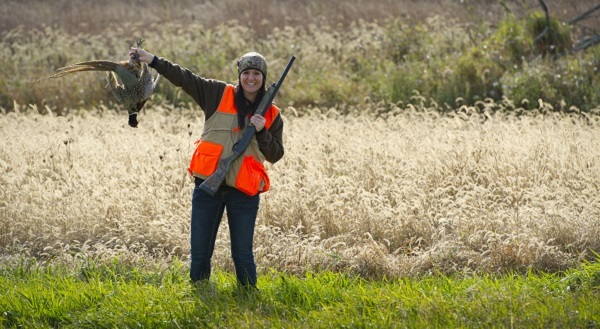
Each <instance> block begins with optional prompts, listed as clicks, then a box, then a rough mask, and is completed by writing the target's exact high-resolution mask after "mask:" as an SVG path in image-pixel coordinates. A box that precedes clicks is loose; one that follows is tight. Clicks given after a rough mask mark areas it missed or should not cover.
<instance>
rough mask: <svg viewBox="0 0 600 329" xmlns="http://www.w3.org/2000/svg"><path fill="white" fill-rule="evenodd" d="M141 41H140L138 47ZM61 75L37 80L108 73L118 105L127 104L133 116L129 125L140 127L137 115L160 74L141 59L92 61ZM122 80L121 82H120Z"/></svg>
mask: <svg viewBox="0 0 600 329" xmlns="http://www.w3.org/2000/svg"><path fill="white" fill-rule="evenodd" d="M139 45H141V42H138V46H139ZM56 71H57V73H55V74H53V75H51V76H49V77H46V78H42V79H39V80H36V81H40V80H45V79H52V78H60V77H63V76H65V75H68V74H72V73H77V72H86V71H105V72H108V73H107V76H106V80H107V81H108V86H109V87H110V89H111V91H112V93H113V95H114V96H115V98H116V99H117V102H118V103H120V104H123V106H125V107H126V108H127V111H128V113H129V125H130V126H132V127H137V114H138V112H140V111H141V109H142V108H143V107H144V104H145V103H146V101H147V100H148V98H150V95H152V92H153V91H154V88H156V84H157V83H158V79H159V75H157V76H156V78H155V77H154V76H153V75H152V73H151V72H150V69H149V68H148V64H146V63H140V61H139V59H138V58H137V57H133V58H130V59H129V61H121V62H112V61H107V60H97V61H88V62H81V63H76V64H72V65H69V66H65V67H61V68H59V69H58V70H56ZM119 79H120V80H121V83H119Z"/></svg>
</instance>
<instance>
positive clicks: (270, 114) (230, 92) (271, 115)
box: [217, 85, 279, 132]
mask: <svg viewBox="0 0 600 329" xmlns="http://www.w3.org/2000/svg"><path fill="white" fill-rule="evenodd" d="M217 111H219V112H222V113H228V114H237V107H236V106H235V87H234V86H233V85H227V87H225V91H224V92H223V97H222V98H221V103H219V107H218V108H217ZM277 114H279V109H278V108H277V107H276V106H274V105H271V106H270V107H269V108H268V109H267V111H266V113H265V116H264V117H265V120H266V122H265V128H266V129H267V130H269V128H271V125H272V124H273V121H274V120H275V118H276V117H277ZM237 131H239V128H235V129H234V132H237Z"/></svg>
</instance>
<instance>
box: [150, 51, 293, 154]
mask: <svg viewBox="0 0 600 329" xmlns="http://www.w3.org/2000/svg"><path fill="white" fill-rule="evenodd" d="M150 67H152V68H154V69H155V70H156V71H157V72H158V73H159V74H160V75H162V76H163V78H165V79H167V80H169V81H170V82H171V83H172V84H173V85H175V86H177V87H180V88H181V89H182V90H183V91H184V92H185V93H186V94H188V95H189V96H190V97H192V99H193V100H194V102H196V104H198V105H199V106H200V108H201V109H202V111H203V112H204V117H205V120H207V119H208V118H210V117H211V116H212V115H213V114H214V113H215V112H216V111H217V108H218V107H219V103H220V102H221V98H222V97H223V92H224V91H225V86H227V83H226V82H223V81H219V80H214V79H207V78H203V77H201V76H199V75H196V74H194V73H193V72H192V71H190V70H188V69H186V68H183V67H181V66H179V65H177V64H173V63H171V62H169V61H168V60H166V59H164V58H159V57H156V56H155V57H154V59H153V60H152V63H150ZM256 141H257V142H258V147H259V149H260V151H261V152H262V154H263V155H264V156H265V159H266V160H267V161H269V162H271V163H275V162H277V161H279V159H281V158H282V157H283V153H284V149H283V120H282V119H281V114H278V115H277V117H276V118H275V119H274V120H273V123H272V124H271V126H270V127H269V129H268V130H267V129H266V127H265V129H262V130H261V131H259V132H257V133H256Z"/></svg>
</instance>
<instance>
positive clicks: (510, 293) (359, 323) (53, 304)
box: [0, 259, 600, 329]
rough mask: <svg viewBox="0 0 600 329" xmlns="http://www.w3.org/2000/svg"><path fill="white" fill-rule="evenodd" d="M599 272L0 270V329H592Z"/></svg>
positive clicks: (598, 313) (91, 266)
mask: <svg viewBox="0 0 600 329" xmlns="http://www.w3.org/2000/svg"><path fill="white" fill-rule="evenodd" d="M599 273H600V268H599V266H598V263H594V264H587V265H585V266H583V267H580V268H578V269H576V270H575V269H573V270H569V271H567V272H565V273H563V274H561V275H547V274H546V275H536V274H533V273H528V274H526V275H505V276H489V275H483V276H478V275H475V276H469V277H464V278H459V277H444V276H435V277H426V278H420V279H409V278H403V279H397V280H396V279H394V280H384V281H370V280H364V279H361V278H358V277H355V276H353V275H348V274H343V273H332V272H327V271H325V272H319V273H306V274H305V275H302V276H290V275H288V274H285V273H281V272H276V271H269V272H268V273H266V274H265V275H263V276H261V277H260V278H259V281H258V287H259V289H260V291H259V292H254V293H250V294H246V293H243V292H240V291H238V290H237V289H236V287H235V277H234V276H233V275H232V274H231V273H226V272H223V271H220V270H218V271H217V272H216V273H215V275H214V276H213V278H212V281H211V283H210V284H206V285H201V286H197V287H194V286H192V285H190V284H189V283H188V282H187V280H186V279H185V277H186V273H185V266H184V265H183V264H181V263H180V262H173V263H171V265H169V266H166V267H164V266H163V267H160V266H154V267H153V266H147V265H146V266H140V265H139V264H138V265H136V266H131V265H128V264H127V263H123V262H121V261H119V260H118V259H114V260H112V261H111V262H106V263H102V262H96V261H94V260H89V259H88V260H80V261H79V262H77V265H74V263H72V262H70V263H68V264H64V263H63V264H55V265H53V266H50V267H38V266H37V265H36V264H35V263H31V262H28V261H26V260H23V259H22V260H16V261H14V262H12V263H11V264H10V266H8V269H7V268H6V267H5V266H2V267H0V274H1V275H0V289H2V291H3V296H2V298H0V311H2V313H0V325H2V326H3V327H5V328H17V327H20V326H21V325H22V326H24V327H27V328H311V329H312V328H598V327H599V326H600V303H599V302H598V301H599V298H598V289H599V288H600V275H599Z"/></svg>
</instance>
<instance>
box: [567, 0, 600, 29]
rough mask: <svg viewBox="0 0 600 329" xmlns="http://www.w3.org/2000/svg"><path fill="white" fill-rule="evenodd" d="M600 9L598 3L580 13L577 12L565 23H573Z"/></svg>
mask: <svg viewBox="0 0 600 329" xmlns="http://www.w3.org/2000/svg"><path fill="white" fill-rule="evenodd" d="M598 9H600V3H599V4H597V5H595V6H594V7H592V8H590V9H588V10H586V11H585V12H583V13H582V14H579V15H577V16H575V17H573V18H571V19H570V20H568V21H567V23H569V25H573V24H575V23H577V22H579V21H581V20H583V19H585V18H586V17H588V16H589V15H590V14H591V13H593V12H595V11H596V10H598Z"/></svg>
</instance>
